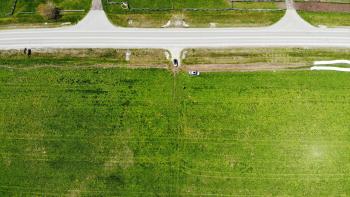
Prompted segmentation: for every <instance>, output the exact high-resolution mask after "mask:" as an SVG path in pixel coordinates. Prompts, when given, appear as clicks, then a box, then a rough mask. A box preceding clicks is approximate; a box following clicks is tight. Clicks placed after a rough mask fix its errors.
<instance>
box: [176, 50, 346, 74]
mask: <svg viewBox="0 0 350 197" xmlns="http://www.w3.org/2000/svg"><path fill="white" fill-rule="evenodd" d="M185 54H186V58H185V59H184V60H183V64H184V65H185V66H190V67H191V68H193V69H195V68H196V66H198V69H200V65H207V69H210V67H212V68H213V70H215V67H218V66H219V65H227V68H229V67H230V66H229V65H231V66H232V67H233V66H241V68H242V69H244V67H245V66H246V67H249V66H253V67H254V70H259V68H266V67H270V68H271V69H273V68H276V69H278V68H282V67H283V68H308V67H310V66H312V64H313V62H314V61H321V60H339V59H349V58H350V50H349V49H341V48H339V49H337V48H333V49H321V48H318V49H317V48H315V49H306V48H255V49H251V48H233V49H188V50H187V52H185ZM210 65H212V66H210Z"/></svg>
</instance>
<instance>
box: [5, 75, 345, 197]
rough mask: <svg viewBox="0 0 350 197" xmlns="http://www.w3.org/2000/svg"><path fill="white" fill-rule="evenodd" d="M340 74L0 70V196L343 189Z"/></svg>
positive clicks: (298, 192) (340, 192)
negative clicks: (193, 74) (190, 73)
mask: <svg viewBox="0 0 350 197" xmlns="http://www.w3.org/2000/svg"><path fill="white" fill-rule="evenodd" d="M349 84H350V83H349V76H348V74H347V73H338V72H311V71H305V72H304V71H290V72H275V73H273V72H263V73H261V72H254V73H211V74H209V73H204V74H202V75H201V76H199V77H190V76H188V75H187V74H186V73H180V74H179V75H176V76H175V78H174V76H173V74H172V73H170V72H169V71H166V70H161V69H125V68H109V69H99V68H89V69H78V70H77V69H59V68H40V69H31V70H13V69H4V68H2V69H0V92H1V94H0V99H1V102H0V109H1V113H0V136H1V139H2V140H1V143H0V175H1V176H0V185H1V187H0V194H1V195H3V196H8V195H88V196H90V195H102V196H111V195H118V196H145V195H147V196H155V195H170V196H188V195H200V196H204V195H262V196H269V195H272V196H284V195H292V196H302V195H306V196H330V195H336V196H338V195H344V194H347V193H349V192H350V188H349V187H348V185H350V184H349V179H348V176H349V173H350V168H349V167H348V165H347V163H348V162H349V160H350V158H349V157H348V155H349V151H350V150H349V148H350V146H349V126H350V125H349V123H348V121H347V117H348V114H349V113H350V99H349V98H350V95H349V94H350V91H349V89H350V85H349Z"/></svg>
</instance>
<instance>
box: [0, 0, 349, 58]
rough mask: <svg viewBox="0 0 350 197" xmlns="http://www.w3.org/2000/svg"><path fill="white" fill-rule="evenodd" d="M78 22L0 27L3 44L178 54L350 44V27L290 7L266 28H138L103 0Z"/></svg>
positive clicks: (15, 47) (95, 1)
mask: <svg viewBox="0 0 350 197" xmlns="http://www.w3.org/2000/svg"><path fill="white" fill-rule="evenodd" d="M92 5H93V6H92V10H91V11H90V12H89V14H88V15H87V16H86V17H85V18H84V19H83V20H82V21H81V22H80V23H78V24H77V25H76V26H73V27H65V28H54V29H21V30H20V29H16V30H4V31H0V49H21V48H25V47H27V48H161V49H167V50H169V51H170V52H171V54H172V57H173V58H179V57H180V54H181V51H182V50H183V49H185V48H216V47H350V29H340V28H339V29H327V28H323V29H322V28H316V27H313V26H311V25H309V24H308V23H306V22H305V21H304V20H302V19H301V18H300V17H299V15H298V14H297V13H296V11H295V10H294V9H288V10H287V12H286V14H285V16H284V17H283V18H282V19H281V20H280V21H279V22H277V23H276V24H274V25H272V26H270V27H264V28H217V29H215V28H210V29H191V28H188V29H181V28H179V29H177V28H169V29H156V28H154V29H152V28H151V29H140V28H120V27H115V26H114V25H112V24H111V23H110V22H109V20H108V19H107V17H106V15H105V13H104V12H103V10H101V9H102V7H101V4H100V1H99V0H94V2H93V4H92Z"/></svg>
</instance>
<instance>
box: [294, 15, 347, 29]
mask: <svg viewBox="0 0 350 197" xmlns="http://www.w3.org/2000/svg"><path fill="white" fill-rule="evenodd" d="M298 13H299V14H300V16H301V17H303V18H304V19H305V20H306V21H307V22H309V23H311V24H312V25H314V26H319V25H324V26H327V27H338V26H350V13H342V12H307V11H298Z"/></svg>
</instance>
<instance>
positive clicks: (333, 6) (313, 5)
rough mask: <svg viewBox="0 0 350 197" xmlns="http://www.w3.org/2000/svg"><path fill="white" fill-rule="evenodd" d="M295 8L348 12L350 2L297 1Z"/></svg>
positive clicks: (313, 10) (349, 10)
mask: <svg viewBox="0 0 350 197" xmlns="http://www.w3.org/2000/svg"><path fill="white" fill-rule="evenodd" d="M294 6H295V9H297V10H303V11H312V12H350V3H349V4H346V3H321V2H300V3H299V2H298V3H294Z"/></svg>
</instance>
